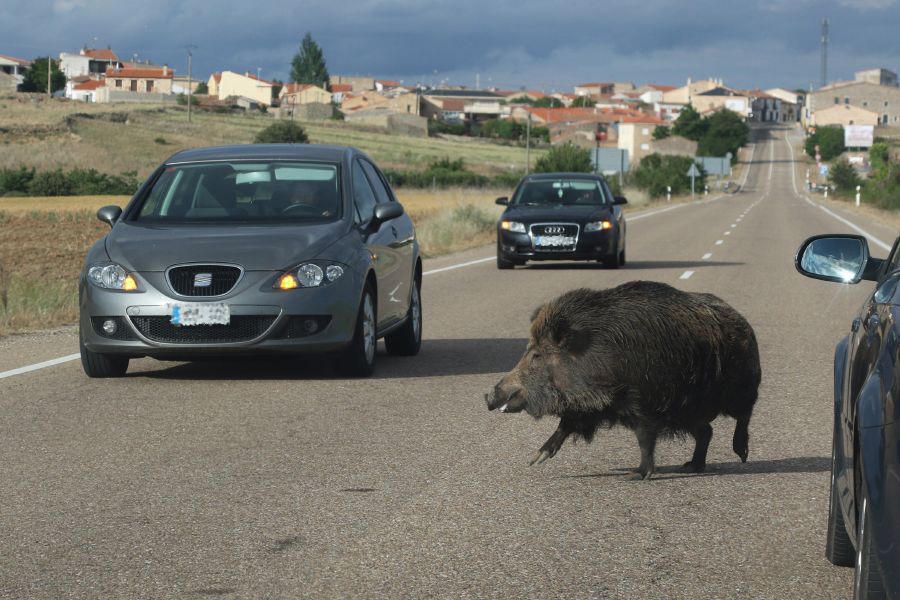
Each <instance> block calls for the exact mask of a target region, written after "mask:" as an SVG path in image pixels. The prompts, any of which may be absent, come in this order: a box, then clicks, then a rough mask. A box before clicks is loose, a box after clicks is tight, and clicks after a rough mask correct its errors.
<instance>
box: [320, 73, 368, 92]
mask: <svg viewBox="0 0 900 600" xmlns="http://www.w3.org/2000/svg"><path fill="white" fill-rule="evenodd" d="M342 84H343V85H349V86H350V89H349V90H346V91H348V92H371V91H373V90H375V78H374V77H358V76H356V75H332V76H331V77H330V78H329V80H328V87H329V88H330V89H331V90H332V91H333V90H334V86H336V85H342Z"/></svg>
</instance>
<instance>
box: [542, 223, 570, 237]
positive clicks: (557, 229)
mask: <svg viewBox="0 0 900 600" xmlns="http://www.w3.org/2000/svg"><path fill="white" fill-rule="evenodd" d="M565 231H566V230H565V228H564V227H562V226H560V225H553V226H551V227H544V234H545V235H561V234H563V233H565Z"/></svg>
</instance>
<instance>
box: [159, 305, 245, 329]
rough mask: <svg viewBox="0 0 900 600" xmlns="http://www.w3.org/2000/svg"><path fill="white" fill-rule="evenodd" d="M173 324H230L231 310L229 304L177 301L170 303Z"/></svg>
mask: <svg viewBox="0 0 900 600" xmlns="http://www.w3.org/2000/svg"><path fill="white" fill-rule="evenodd" d="M170 309H171V315H172V319H171V321H172V325H179V326H189V325H228V324H229V323H230V322H231V310H229V308H228V305H227V304H221V303H213V302H177V303H175V304H171V305H170Z"/></svg>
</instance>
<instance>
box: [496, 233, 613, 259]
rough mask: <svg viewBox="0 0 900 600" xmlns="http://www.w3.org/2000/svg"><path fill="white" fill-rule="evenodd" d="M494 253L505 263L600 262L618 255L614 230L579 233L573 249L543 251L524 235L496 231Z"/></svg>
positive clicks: (528, 236)
mask: <svg viewBox="0 0 900 600" xmlns="http://www.w3.org/2000/svg"><path fill="white" fill-rule="evenodd" d="M497 249H498V251H499V253H500V255H501V256H502V257H503V258H505V259H508V260H600V259H604V258H605V259H610V258H613V257H615V256H616V255H617V254H618V247H617V235H616V230H615V229H607V230H605V231H591V232H581V233H580V234H579V236H578V241H577V243H576V244H575V248H574V249H566V250H542V249H537V248H535V247H534V244H533V242H532V238H531V236H530V235H528V234H527V233H515V232H512V231H508V230H505V229H498V230H497Z"/></svg>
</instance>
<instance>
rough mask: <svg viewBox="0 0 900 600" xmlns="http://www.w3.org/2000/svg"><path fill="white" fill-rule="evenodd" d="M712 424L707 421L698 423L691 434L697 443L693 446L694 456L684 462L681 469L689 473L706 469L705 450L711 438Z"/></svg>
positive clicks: (707, 448)
mask: <svg viewBox="0 0 900 600" xmlns="http://www.w3.org/2000/svg"><path fill="white" fill-rule="evenodd" d="M712 434H713V431H712V426H711V425H710V424H709V423H704V424H703V425H700V426H699V427H697V428H696V429H694V430H693V431H691V435H692V436H694V440H695V441H696V443H697V445H696V446H694V456H693V458H691V460H689V461H688V462H686V463H684V467H683V469H684V470H685V471H689V472H691V473H702V472H703V470H704V469H706V451H707V450H709V441H710V440H711V439H712Z"/></svg>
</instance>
